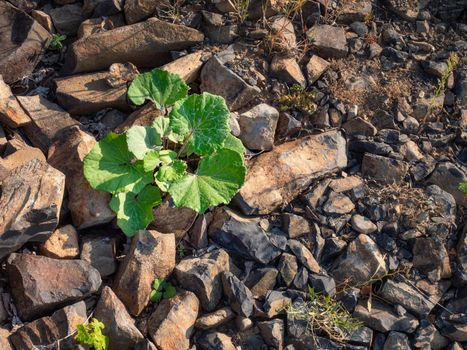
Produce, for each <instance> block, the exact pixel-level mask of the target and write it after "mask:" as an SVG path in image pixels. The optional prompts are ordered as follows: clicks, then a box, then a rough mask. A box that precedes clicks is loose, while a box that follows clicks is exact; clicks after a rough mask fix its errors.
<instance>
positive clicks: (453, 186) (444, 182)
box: [427, 162, 467, 207]
mask: <svg viewBox="0 0 467 350" xmlns="http://www.w3.org/2000/svg"><path fill="white" fill-rule="evenodd" d="M465 181H467V174H466V173H465V171H464V170H463V169H462V168H461V167H459V166H457V165H456V164H454V163H449V162H445V163H439V164H438V165H437V166H436V168H435V170H434V171H433V173H432V174H431V176H430V177H429V178H428V180H427V182H428V183H432V184H435V185H438V186H439V187H441V188H442V189H443V190H445V191H446V192H448V193H450V194H452V195H453V197H454V198H455V200H456V202H457V204H458V205H462V206H464V207H465V206H467V197H466V196H465V195H464V194H463V193H462V191H461V190H460V189H459V183H461V182H465Z"/></svg>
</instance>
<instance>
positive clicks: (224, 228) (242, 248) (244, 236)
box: [208, 208, 280, 264]
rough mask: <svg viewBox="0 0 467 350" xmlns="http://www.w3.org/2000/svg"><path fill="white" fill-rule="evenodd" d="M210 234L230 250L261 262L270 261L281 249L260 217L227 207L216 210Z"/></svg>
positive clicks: (245, 257)
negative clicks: (260, 222) (241, 213)
mask: <svg viewBox="0 0 467 350" xmlns="http://www.w3.org/2000/svg"><path fill="white" fill-rule="evenodd" d="M208 234H209V237H210V238H211V239H212V240H214V241H215V242H216V243H217V244H219V245H220V246H222V247H223V248H225V249H226V250H228V251H229V252H232V253H233V254H235V255H238V256H241V257H243V258H244V259H248V260H255V261H257V262H259V263H261V264H267V263H269V262H270V261H271V260H273V259H274V258H276V257H277V256H279V254H280V249H279V248H278V247H277V246H276V245H275V244H274V241H273V240H272V237H271V236H270V235H268V234H267V233H266V232H265V231H264V230H263V229H262V228H261V226H260V225H259V220H258V219H255V218H248V217H244V216H241V215H239V214H237V213H235V212H233V211H232V210H230V209H227V208H218V209H216V210H215V211H214V218H213V221H212V223H211V225H210V226H209V230H208Z"/></svg>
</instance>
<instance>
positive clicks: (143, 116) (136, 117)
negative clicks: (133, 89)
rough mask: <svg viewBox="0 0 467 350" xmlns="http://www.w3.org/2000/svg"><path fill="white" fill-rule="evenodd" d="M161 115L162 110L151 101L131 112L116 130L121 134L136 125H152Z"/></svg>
mask: <svg viewBox="0 0 467 350" xmlns="http://www.w3.org/2000/svg"><path fill="white" fill-rule="evenodd" d="M160 115H161V112H160V111H159V110H158V109H157V107H156V106H155V104H154V103H152V102H150V103H147V104H145V105H144V106H143V107H141V108H139V109H137V110H136V111H134V112H133V113H131V114H130V115H129V116H128V118H126V120H125V121H124V122H123V123H122V124H120V125H119V126H118V127H117V128H116V129H115V130H114V131H115V132H116V133H117V134H121V133H123V132H125V131H127V130H128V129H129V128H131V127H132V126H134V125H143V126H144V125H150V124H152V122H153V121H154V119H156V118H157V117H159V116H160Z"/></svg>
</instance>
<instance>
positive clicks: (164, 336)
mask: <svg viewBox="0 0 467 350" xmlns="http://www.w3.org/2000/svg"><path fill="white" fill-rule="evenodd" d="M198 309H199V301H198V298H197V297H196V295H194V294H193V293H191V292H183V293H182V294H177V295H176V296H175V297H173V298H171V299H163V300H162V301H161V302H160V303H159V305H158V306H157V308H156V310H155V311H154V313H153V314H152V315H151V317H150V318H149V324H148V333H149V336H150V337H151V339H152V340H153V341H154V344H156V345H157V348H158V349H160V350H186V349H188V348H189V347H190V337H191V334H192V333H193V330H194V324H195V321H196V318H197V317H198Z"/></svg>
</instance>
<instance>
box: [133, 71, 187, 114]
mask: <svg viewBox="0 0 467 350" xmlns="http://www.w3.org/2000/svg"><path fill="white" fill-rule="evenodd" d="M188 89H189V88H188V85H187V84H186V83H185V82H184V81H183V79H182V78H180V76H178V75H177V74H172V73H169V72H167V71H164V70H162V69H158V68H156V69H153V70H152V71H150V72H147V73H143V74H140V75H138V76H137V77H136V78H135V79H134V80H133V82H132V83H131V85H130V87H129V89H128V97H129V99H130V100H131V102H133V103H134V104H135V105H142V104H143V103H144V101H146V100H151V101H153V102H154V103H155V104H156V106H157V108H159V109H161V108H163V107H167V106H171V105H173V104H174V103H175V102H176V101H178V100H181V99H183V98H185V97H186V95H187V93H188Z"/></svg>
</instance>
